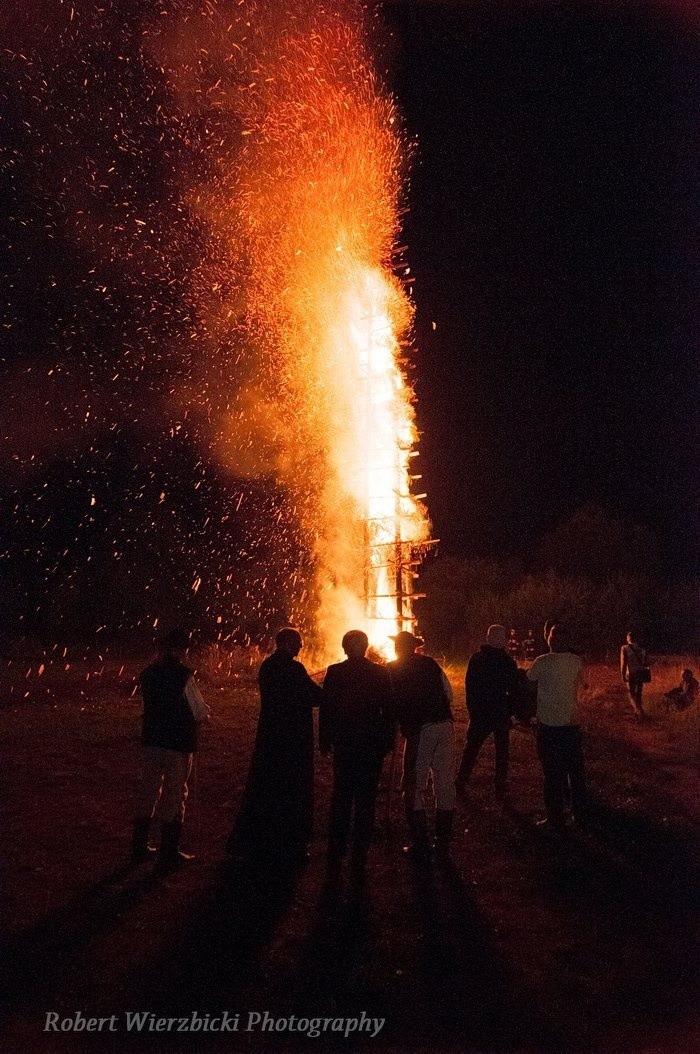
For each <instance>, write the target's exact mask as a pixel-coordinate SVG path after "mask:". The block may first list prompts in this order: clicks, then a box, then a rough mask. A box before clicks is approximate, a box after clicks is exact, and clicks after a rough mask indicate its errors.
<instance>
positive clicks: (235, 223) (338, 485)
mask: <svg viewBox="0 0 700 1054" xmlns="http://www.w3.org/2000/svg"><path fill="white" fill-rule="evenodd" d="M229 16H230V22H229ZM200 17H201V16H200ZM206 19H207V29H206V30H204V31H203V30H202V29H201V28H200V30H199V31H194V30H193V28H192V26H193V22H192V21H189V22H188V25H187V27H186V30H185V32H184V33H182V31H181V32H180V35H179V40H178V48H179V50H180V55H179V57H178V62H179V69H180V75H179V84H180V90H181V92H182V91H184V92H185V93H187V92H189V98H186V99H185V100H184V105H185V106H186V107H188V108H190V109H191V107H192V104H193V100H194V99H197V98H199V99H205V98H206V100H207V105H208V106H209V110H208V111H207V112H208V114H209V115H210V114H211V113H212V111H213V110H214V108H215V109H216V112H217V113H218V115H219V120H220V122H221V123H224V122H225V120H226V118H225V116H224V117H223V118H222V117H221V115H222V114H223V115H226V114H229V115H230V120H229V122H228V123H229V125H233V124H234V122H235V124H236V127H237V128H238V129H239V131H240V146H239V148H238V149H237V150H236V152H235V154H231V156H230V158H229V164H228V167H227V164H225V163H221V162H220V163H219V178H218V180H217V185H216V188H214V189H212V190H211V191H210V192H209V193H208V194H207V191H206V190H204V189H203V188H202V187H198V188H197V189H196V193H195V194H193V195H192V198H191V200H190V202H189V204H190V206H191V207H193V208H196V209H197V210H198V211H199V213H200V215H201V216H204V217H205V218H206V221H207V222H209V223H211V224H213V225H214V227H215V233H216V237H217V242H218V243H219V244H220V243H222V242H228V243H229V245H230V249H229V255H230V259H231V262H232V268H233V267H237V268H238V271H239V275H238V278H239V281H240V287H241V289H242V290H243V295H244V297H245V304H246V309H245V313H246V318H247V328H248V332H249V334H253V335H254V339H255V342H256V346H257V349H258V355H259V357H260V362H261V371H260V372H261V374H265V376H266V388H265V400H266V405H269V406H270V407H274V410H271V412H270V419H271V421H270V429H271V431H273V432H274V439H275V440H276V442H277V445H278V456H277V459H276V466H275V470H276V473H277V476H278V479H279V482H280V484H281V485H282V486H283V488H284V490H285V491H286V492H287V493H288V494H289V495H290V496H291V500H292V504H293V506H294V508H295V509H296V514H297V517H298V520H299V523H300V527H301V534H302V537H303V538H304V539H306V542H307V545H308V546H309V547H310V549H311V550H312V553H313V563H314V567H315V571H314V575H315V578H314V582H313V586H312V591H311V592H312V598H311V606H312V607H315V620H314V621H315V625H316V630H317V633H316V636H317V638H318V645H319V652H321V653H323V654H324V655H325V656H329V655H331V654H337V652H338V648H339V641H340V637H341V636H342V633H343V632H345V631H346V630H348V629H350V628H364V629H366V631H367V632H368V634H369V636H370V639H371V640H372V642H373V643H374V644H375V645H376V646H378V647H380V648H382V649H384V650H385V649H386V647H387V640H388V637H389V635H390V634H391V633H394V632H396V630H397V629H399V628H410V627H411V626H412V625H413V610H412V602H411V593H412V582H413V577H414V575H413V566H415V556H416V553H417V551H418V549H419V547H420V546H421V544H422V543H424V542H425V540H426V539H427V536H428V530H429V525H428V521H427V516H426V511H425V508H424V507H423V505H422V504H421V502H420V500H419V499H418V498H417V497H415V496H413V495H412V494H411V488H410V484H411V476H410V472H409V462H410V459H411V457H412V454H413V452H414V444H415V441H416V427H415V421H414V411H413V405H412V393H411V390H410V388H409V386H408V384H407V382H406V378H405V376H404V372H403V369H402V364H401V363H402V356H403V354H404V352H403V348H404V346H405V342H406V340H407V338H408V336H409V334H410V326H411V319H412V307H411V304H410V301H409V299H408V297H407V295H406V291H405V289H404V286H403V284H402V283H401V282H400V281H399V280H398V279H397V277H396V275H395V273H394V272H395V268H396V267H397V265H398V262H399V261H398V256H397V252H396V245H397V240H398V234H399V213H400V199H401V193H402V189H403V188H402V165H403V154H404V146H403V143H402V140H401V136H400V134H399V132H398V121H397V114H396V110H395V106H394V102H393V100H392V99H391V97H390V96H389V95H388V94H387V92H386V91H385V90H384V89H383V87H382V86H381V85H380V84H379V82H378V80H377V77H376V74H375V72H374V69H373V65H372V61H371V58H370V55H369V51H368V47H367V42H366V26H365V24H364V14H363V9H362V7H361V5H360V4H359V3H357V2H356V0H334V2H332V3H330V4H329V5H327V6H323V7H321V5H318V4H317V3H316V0H298V2H297V3H296V4H295V5H294V7H293V9H292V8H291V7H290V8H289V9H288V10H285V5H284V3H272V2H268V3H266V4H264V5H263V4H260V5H257V4H253V3H249V2H245V0H244V2H243V3H242V4H241V3H239V4H233V3H228V2H221V3H219V4H218V5H217V4H215V3H210V4H208V5H207V14H206ZM216 20H218V26H219V29H218V30H217V29H216V26H215V22H216ZM224 26H225V27H226V28H225V29H224V28H223V27H224ZM188 48H189V53H188V52H187V49H188ZM183 49H185V53H184V56H183ZM202 53H204V55H205V56H206V63H204V62H203V60H202ZM171 66H172V62H171ZM183 71H184V72H183ZM212 71H215V72H216V74H217V78H218V79H217V80H216V82H215V83H213V84H211V83H208V82H210V81H211V80H212ZM183 85H184V88H183ZM241 272H242V273H241ZM257 401H258V404H259V400H257ZM239 402H240V401H239ZM280 410H281V413H280V412H279V411H280ZM258 416H259V415H258ZM258 424H259V422H258ZM256 427H257V424H256ZM237 430H240V419H239V418H237V419H236V420H232V423H231V433H232V434H234V433H235V432H236V431H237ZM267 438H269V436H268V437H267Z"/></svg>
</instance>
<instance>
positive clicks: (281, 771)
mask: <svg viewBox="0 0 700 1054" xmlns="http://www.w3.org/2000/svg"><path fill="white" fill-rule="evenodd" d="M275 644H276V648H275V651H274V652H273V653H272V655H270V656H269V657H268V658H267V659H265V661H264V662H263V663H262V665H261V666H260V672H259V674H258V684H259V686H260V717H259V720H258V731H257V735H256V737H255V746H254V748H253V757H252V759H251V763H250V770H249V772H248V782H247V784H246V789H245V793H244V795H243V802H242V805H241V810H240V813H239V816H238V821H237V823H236V826H235V827H234V830H233V832H232V834H231V837H230V839H229V843H228V849H229V851H230V852H233V853H242V854H246V853H250V854H254V855H255V854H258V855H262V856H271V857H275V856H276V857H281V858H283V859H286V860H288V861H301V860H303V859H305V857H306V855H307V851H308V845H309V842H310V841H311V828H312V823H313V804H314V724H313V708H314V706H318V705H319V703H320V700H321V694H322V693H321V689H320V687H319V686H318V685H317V684H315V683H314V682H313V681H312V680H311V678H310V677H309V675H308V673H307V672H306V669H305V668H304V666H303V665H302V664H301V663H300V662H297V661H296V657H297V655H298V654H299V652H300V651H301V648H302V639H301V635H300V634H299V633H298V631H297V630H295V629H283V630H280V632H279V633H278V634H277V636H276V637H275Z"/></svg>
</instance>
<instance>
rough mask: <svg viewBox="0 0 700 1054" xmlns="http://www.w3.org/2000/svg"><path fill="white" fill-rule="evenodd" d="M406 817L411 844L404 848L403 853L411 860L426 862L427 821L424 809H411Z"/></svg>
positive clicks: (427, 843)
mask: <svg viewBox="0 0 700 1054" xmlns="http://www.w3.org/2000/svg"><path fill="white" fill-rule="evenodd" d="M407 817H408V829H409V832H410V835H411V844H410V845H407V846H404V850H403V851H404V853H405V854H406V856H410V857H411V858H412V859H413V860H426V859H427V858H428V856H429V855H430V844H429V842H428V820H427V817H426V815H425V809H412V810H411V812H410V815H409V814H408V813H407Z"/></svg>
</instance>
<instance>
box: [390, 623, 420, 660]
mask: <svg viewBox="0 0 700 1054" xmlns="http://www.w3.org/2000/svg"><path fill="white" fill-rule="evenodd" d="M391 640H393V642H394V651H395V652H396V658H397V659H408V658H409V657H410V656H411V655H413V654H414V652H415V651H416V648H420V647H421V646H422V645H423V644H424V643H425V642H424V641H423V638H422V637H416V636H415V634H414V633H409V632H408V630H405V629H402V630H401V632H400V633H397V634H396V635H395V636H393V637H391Z"/></svg>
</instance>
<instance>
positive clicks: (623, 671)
mask: <svg viewBox="0 0 700 1054" xmlns="http://www.w3.org/2000/svg"><path fill="white" fill-rule="evenodd" d="M647 670H648V667H647V653H646V652H645V650H644V648H642V647H641V645H640V644H638V643H637V638H636V634H635V633H634V631H633V630H630V632H629V633H628V634H627V643H626V644H623V645H622V647H621V648H620V676H621V677H622V681H623V684H626V685H627V688H628V690H629V693H630V700H631V702H632V706H633V707H634V712H635V714H636V715H637V717H644V710H643V709H642V691H643V688H644V684H645V680H644V678H645V677H646V676H647V672H646V671H647Z"/></svg>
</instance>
